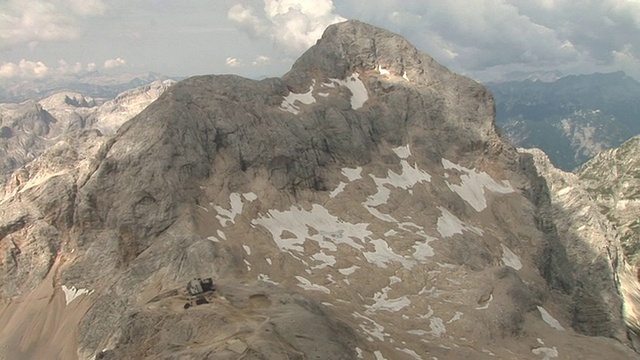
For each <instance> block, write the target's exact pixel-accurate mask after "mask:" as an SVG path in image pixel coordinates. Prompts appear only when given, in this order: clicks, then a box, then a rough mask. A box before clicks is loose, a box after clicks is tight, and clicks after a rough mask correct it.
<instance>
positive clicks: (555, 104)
mask: <svg viewBox="0 0 640 360" xmlns="http://www.w3.org/2000/svg"><path fill="white" fill-rule="evenodd" d="M486 86H487V87H488V88H489V89H490V90H491V92H492V93H493V94H494V98H495V101H496V123H497V125H498V127H500V128H501V129H502V131H503V132H504V133H505V134H506V135H507V137H508V138H509V139H510V140H511V141H512V142H513V143H515V144H516V145H517V146H521V147H525V148H532V147H537V148H540V149H542V150H543V151H544V152H545V153H547V155H548V156H549V158H550V159H551V161H552V163H553V164H554V165H555V166H557V167H559V168H561V169H563V170H567V171H570V170H573V169H575V168H577V167H578V166H579V165H581V164H582V163H584V162H585V161H586V160H588V159H590V158H591V157H593V156H595V155H596V154H598V153H599V152H601V151H604V150H607V149H610V148H614V147H617V146H619V145H620V144H622V143H623V142H624V141H626V140H628V139H629V138H631V137H633V136H634V135H636V134H639V133H640V119H639V117H640V102H639V101H638V99H640V83H639V82H638V81H636V80H635V79H633V78H632V77H630V76H627V75H625V74H624V73H623V72H615V73H608V74H601V73H596V74H591V75H572V76H566V77H563V78H561V79H558V80H556V81H553V82H542V81H531V80H524V81H512V82H504V83H488V84H486Z"/></svg>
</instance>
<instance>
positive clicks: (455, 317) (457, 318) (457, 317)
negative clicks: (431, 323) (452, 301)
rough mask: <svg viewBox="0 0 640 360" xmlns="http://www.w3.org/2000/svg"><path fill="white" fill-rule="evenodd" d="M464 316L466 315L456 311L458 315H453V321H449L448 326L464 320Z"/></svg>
mask: <svg viewBox="0 0 640 360" xmlns="http://www.w3.org/2000/svg"><path fill="white" fill-rule="evenodd" d="M462 315H464V313H461V312H460V311H456V313H455V314H454V315H453V317H452V318H451V320H449V321H447V324H451V323H452V322H454V321H458V320H460V319H461V318H462Z"/></svg>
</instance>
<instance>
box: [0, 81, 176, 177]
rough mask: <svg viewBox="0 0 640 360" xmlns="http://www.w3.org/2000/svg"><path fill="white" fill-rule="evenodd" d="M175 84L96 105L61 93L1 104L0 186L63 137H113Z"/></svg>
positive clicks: (132, 92) (156, 84)
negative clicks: (95, 133) (98, 133)
mask: <svg viewBox="0 0 640 360" xmlns="http://www.w3.org/2000/svg"><path fill="white" fill-rule="evenodd" d="M173 83H174V82H173V81H171V80H165V81H162V82H160V81H157V82H154V83H152V84H150V85H147V86H143V87H140V88H136V89H132V90H128V91H125V92H123V93H121V94H120V95H118V96H117V97H116V98H115V99H113V100H109V101H106V102H104V103H98V102H97V101H96V100H95V99H93V98H91V97H86V96H84V95H82V94H80V93H75V92H60V93H57V94H55V95H52V96H49V97H47V98H44V99H42V100H39V101H38V102H35V101H27V102H24V103H21V104H0V184H2V185H4V184H5V182H6V181H7V179H6V175H8V174H11V173H12V172H13V171H14V170H16V169H18V168H20V167H21V166H24V165H27V164H28V163H30V162H31V161H33V160H34V159H35V158H37V157H38V156H39V155H40V154H42V153H43V152H44V151H45V149H47V148H48V147H49V146H52V145H54V144H56V143H58V142H59V141H60V140H61V139H62V137H64V136H72V137H73V136H76V135H74V133H76V132H81V131H83V130H89V129H95V130H99V131H101V132H102V134H104V135H112V134H113V133H115V130H117V129H118V128H119V127H120V126H121V125H122V124H123V123H124V122H125V121H127V120H129V119H131V118H132V117H134V116H135V115H137V114H138V113H140V112H141V111H142V110H143V109H144V108H145V107H147V105H149V104H150V103H151V102H152V101H154V100H155V99H157V98H158V96H160V94H161V93H162V92H163V91H165V90H166V89H167V88H168V87H169V86H171V85H172V84H173Z"/></svg>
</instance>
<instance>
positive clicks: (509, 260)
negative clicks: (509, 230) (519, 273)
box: [500, 244, 522, 270]
mask: <svg viewBox="0 0 640 360" xmlns="http://www.w3.org/2000/svg"><path fill="white" fill-rule="evenodd" d="M500 245H501V246H502V263H504V264H505V266H508V267H510V268H513V269H514V270H520V269H522V262H521V261H520V258H519V257H518V255H516V254H514V253H513V251H511V249H509V248H508V247H507V246H506V245H504V244H500Z"/></svg>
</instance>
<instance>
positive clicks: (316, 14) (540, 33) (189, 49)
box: [0, 0, 640, 81]
mask: <svg viewBox="0 0 640 360" xmlns="http://www.w3.org/2000/svg"><path fill="white" fill-rule="evenodd" d="M345 19H359V20H362V21H365V22H368V23H371V24H374V25H377V26H381V27H384V28H387V29H389V30H391V31H394V32H397V33H399V34H401V35H403V36H405V37H406V38H407V39H409V41H411V42H412V43H413V44H414V45H416V46H417V47H418V49H420V50H422V51H425V52H427V53H428V54H430V55H431V56H432V57H434V58H435V59H436V60H438V61H439V62H441V63H443V64H444V65H446V66H448V67H449V68H451V69H452V70H454V71H457V72H460V73H463V74H465V75H468V76H471V77H473V78H475V79H478V80H482V81H489V80H492V79H499V78H500V77H501V76H503V75H504V74H507V73H509V72H513V71H538V70H560V71H562V72H563V73H565V74H576V73H592V72H596V71H600V72H609V71H617V70H623V71H625V72H627V74H629V75H632V76H634V77H636V78H637V79H639V78H640V62H639V61H638V58H640V0H446V1H445V0H443V1H440V0H351V1H347V0H333V1H332V0H315V1H313V0H308V1H303V0H240V1H230V0H48V1H45V0H0V80H2V79H3V78H4V79H7V78H13V79H16V78H24V79H29V78H36V77H39V78H45V77H48V76H55V75H59V74H74V73H83V72H87V71H94V70H98V71H100V72H109V71H127V72H146V71H155V72H159V73H162V74H166V75H169V76H189V75H195V74H219V73H235V74H239V75H243V76H249V77H264V76H280V75H282V74H283V73H284V72H286V71H287V70H288V69H289V68H290V67H291V65H292V63H293V61H294V60H295V59H296V58H297V57H298V56H299V55H300V54H301V53H302V52H303V51H304V50H305V49H307V48H308V47H309V46H311V45H312V44H313V43H314V42H315V40H316V39H317V38H319V37H320V36H321V34H322V31H323V30H324V29H325V28H326V26H328V25H330V24H332V23H335V22H339V21H343V20H345Z"/></svg>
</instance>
